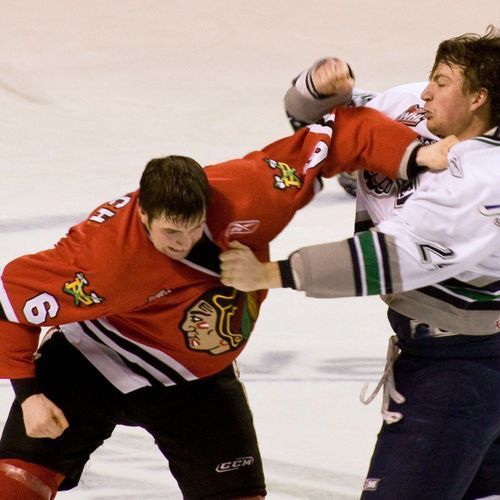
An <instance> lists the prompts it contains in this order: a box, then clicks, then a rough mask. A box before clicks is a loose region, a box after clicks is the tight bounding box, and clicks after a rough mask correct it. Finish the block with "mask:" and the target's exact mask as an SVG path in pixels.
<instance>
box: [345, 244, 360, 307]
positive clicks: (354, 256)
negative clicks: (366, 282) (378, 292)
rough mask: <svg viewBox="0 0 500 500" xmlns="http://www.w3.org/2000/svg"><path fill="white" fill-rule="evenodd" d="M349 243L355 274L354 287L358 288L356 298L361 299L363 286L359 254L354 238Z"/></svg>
mask: <svg viewBox="0 0 500 500" xmlns="http://www.w3.org/2000/svg"><path fill="white" fill-rule="evenodd" d="M347 242H348V243H349V250H350V251H351V258H352V269H353V274H354V285H355V287H356V296H357V297H359V296H361V295H362V293H363V286H362V284H361V273H360V271H359V258H358V252H357V251H356V245H355V244H354V239H353V238H349V239H348V240H347Z"/></svg>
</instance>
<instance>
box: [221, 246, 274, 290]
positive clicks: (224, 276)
mask: <svg viewBox="0 0 500 500" xmlns="http://www.w3.org/2000/svg"><path fill="white" fill-rule="evenodd" d="M229 246H230V249H229V250H226V251H225V252H222V253H221V254H220V261H221V264H220V268H221V281H222V283H223V284H224V285H226V286H232V287H234V288H236V289H237V290H241V291H243V292H251V291H253V290H263V289H266V288H279V287H280V286H281V275H280V271H279V266H278V264H277V263H276V262H260V261H259V260H258V259H257V257H256V256H255V255H254V253H253V252H252V250H251V249H250V248H249V247H247V246H246V245H243V243H240V242H239V241H231V242H230V243H229Z"/></svg>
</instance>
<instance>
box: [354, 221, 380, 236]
mask: <svg viewBox="0 0 500 500" xmlns="http://www.w3.org/2000/svg"><path fill="white" fill-rule="evenodd" d="M372 227H375V224H374V223H373V222H372V221H371V220H362V221H359V222H355V223H354V232H355V233H362V232H363V231H368V230H369V229H371V228H372Z"/></svg>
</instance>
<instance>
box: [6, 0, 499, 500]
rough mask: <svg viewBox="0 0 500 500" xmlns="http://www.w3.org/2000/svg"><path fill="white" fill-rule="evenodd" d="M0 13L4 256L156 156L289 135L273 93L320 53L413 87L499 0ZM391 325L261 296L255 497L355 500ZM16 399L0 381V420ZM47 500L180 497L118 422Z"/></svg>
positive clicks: (155, 457) (220, 151)
mask: <svg viewBox="0 0 500 500" xmlns="http://www.w3.org/2000/svg"><path fill="white" fill-rule="evenodd" d="M0 8H1V16H0V47H1V49H0V50H1V58H0V109H1V120H2V128H1V131H2V133H1V136H0V143H1V147H0V173H1V176H0V203H1V207H2V209H1V211H0V234H1V245H0V261H1V262H5V261H7V260H9V259H11V258H13V257H15V256H17V255H20V254H23V253H27V252H32V251H36V250H40V249H43V248H46V247H48V246H50V245H52V244H53V243H54V242H55V241H56V240H57V239H58V238H59V237H60V236H62V235H63V234H64V232H65V230H66V229H67V228H68V227H69V225H70V224H71V223H73V222H76V221H78V220H79V219H80V218H82V217H83V216H84V215H85V214H86V213H88V212H89V211H90V210H92V209H93V208H94V207H95V206H96V205H98V204H100V203H101V202H103V201H106V200H109V199H113V198H114V197H115V196H117V195H120V194H122V193H124V192H127V191H130V190H132V189H135V188H136V187H137V183H138V179H139V176H140V173H141V171H142V169H143V167H144V165H145V164H146V162H147V161H148V160H149V159H150V158H152V157H156V156H164V155H167V154H185V155H188V156H192V157H193V158H195V159H197V160H198V161H199V162H200V163H202V164H210V163H215V162H219V161H225V160H228V159H230V158H233V157H238V156H242V155H244V154H246V153H247V152H250V151H251V150H253V149H260V147H262V146H264V145H265V144H267V143H270V142H272V141H273V140H275V139H277V138H280V137H282V136H285V135H288V134H289V133H290V129H289V126H288V123H287V121H286V119H285V116H284V111H283V107H282V95H283V93H284V91H285V90H286V89H287V87H288V85H289V82H290V80H291V79H292V78H293V77H294V76H296V74H297V73H298V72H299V71H300V70H301V69H302V68H305V67H306V66H308V65H309V64H310V63H312V62H313V61H314V60H316V59H318V58H320V57H322V56H325V55H338V56H341V57H344V58H345V59H347V60H348V61H349V62H350V63H351V65H352V67H353V69H354V71H355V73H356V76H357V81H358V85H359V86H360V87H362V88H366V89H372V90H383V89H385V88H387V87H390V86H392V85H397V84H400V83H406V82H409V81H417V80H424V79H425V78H426V77H427V75H428V70H429V69H430V67H431V65H432V61H433V57H434V52H435V49H436V47H437V44H438V43H439V41H440V40H442V39H444V38H449V37H451V36H455V35H458V34H461V33H464V32H467V31H475V32H483V31H484V29H485V27H486V25H487V24H489V23H496V24H497V25H499V24H500V4H499V3H498V1H497V0H475V1H474V2H471V1H470V0H453V1H452V0H446V1H442V2H436V1H430V0H423V1H419V2H416V1H409V0H399V1H394V0H384V1H382V2H374V1H361V0H309V1H307V2H305V1H303V0H272V1H269V0H268V1H264V0H249V1H242V0H232V1H230V0H194V1H191V2H184V1H181V0H163V1H162V0H119V1H118V0H108V1H106V2H103V1H97V0H86V1H85V2H79V1H76V0H44V1H43V2H42V1H36V0H31V1H27V0H0ZM353 211H354V201H353V199H352V198H350V197H349V196H348V195H346V194H345V193H344V192H343V191H342V190H341V189H340V188H339V187H338V185H337V184H336V181H335V180H333V181H330V182H329V183H328V184H327V186H326V189H325V190H324V191H323V192H322V193H321V194H320V195H319V196H318V197H317V199H316V200H315V201H314V202H313V204H312V205H310V206H309V207H307V208H305V209H304V210H303V211H302V212H301V213H299V214H297V216H296V218H295V219H294V221H293V222H292V224H291V225H290V226H289V227H288V228H287V230H286V231H285V232H284V233H283V234H282V235H281V236H280V237H279V238H277V239H276V240H275V241H274V242H273V244H272V255H273V257H274V258H282V257H285V256H286V255H287V254H288V252H289V251H290V250H292V249H294V248H295V247H297V246H298V245H302V244H308V243H316V242H321V241H327V240H332V239H340V238H345V237H348V236H349V234H350V231H351V228H352V220H353ZM133 280H134V277H131V283H130V286H133ZM389 332H390V329H389V327H388V323H387V321H386V319H385V308H384V306H383V304H382V303H381V302H380V301H379V299H377V298H368V299H367V298H364V299H342V300H335V301H334V300H313V299H306V298H304V297H303V296H301V294H298V293H294V292H292V291H286V290H285V291H281V290H280V291H272V292H271V293H270V296H269V298H268V300H267V301H266V302H265V304H264V306H263V309H262V313H261V317H260V319H259V322H258V325H257V327H256V329H255V332H254V334H253V335H252V340H251V342H250V343H249V345H248V347H247V349H246V351H245V352H244V354H243V355H242V356H241V357H240V367H241V371H242V378H243V380H244V381H245V382H246V387H247V390H248V394H249V398H250V403H251V405H252V407H253V411H254V416H255V423H256V427H257V431H258V434H259V437H260V444H261V449H262V453H263V456H264V460H265V466H266V472H267V483H268V492H269V495H268V498H270V499H276V500H286V499H334V500H344V499H345V500H347V499H355V498H357V497H358V495H359V491H360V485H361V484H362V481H363V477H364V474H365V472H366V469H367V466H368V460H369V457H370V453H371V449H372V447H373V444H374V441H375V436H376V432H377V430H378V428H379V426H380V423H381V420H380V417H379V414H378V411H379V406H380V401H379V400H377V401H376V402H375V403H374V404H372V406H370V407H364V406H362V405H361V404H360V403H359V400H358V395H359V391H360V389H361V386H362V384H363V382H365V381H371V382H372V383H373V382H375V381H376V380H377V378H378V376H379V375H380V373H381V370H382V367H383V363H384V356H385V349H386V341H387V338H388V336H389ZM372 386H373V384H372ZM11 397H12V393H11V389H10V385H9V384H8V383H5V382H0V423H1V422H2V421H3V420H4V419H5V415H6V412H7V410H8V407H9V405H10V400H11ZM192 418H197V416H196V415H193V416H192ZM200 423H201V424H202V418H200ZM60 498H62V499H68V500H69V499H75V500H77V499H78V500H98V499H99V500H105V499H106V500H111V499H116V500H119V499H129V498H130V499H133V498H142V499H145V500H149V499H157V498H168V499H179V498H180V494H179V493H178V491H177V489H176V485H175V482H174V480H173V479H172V478H171V476H170V474H169V472H168V470H167V468H166V466H165V463H164V461H163V457H162V456H161V455H160V453H159V452H158V451H157V450H156V449H155V447H154V444H153V442H152V439H151V438H150V437H149V436H148V435H147V434H145V433H143V432H142V431H140V430H138V429H130V428H120V429H119V430H117V432H116V433H115V435H114V436H113V437H112V438H111V440H109V441H108V442H107V443H106V444H105V445H104V446H103V447H102V449H101V450H99V452H98V453H96V454H95V455H94V457H93V458H92V460H91V462H90V464H89V465H88V467H87V469H86V471H85V474H84V476H83V479H82V484H81V486H80V487H79V488H78V489H76V490H73V491H72V492H67V493H62V494H60Z"/></svg>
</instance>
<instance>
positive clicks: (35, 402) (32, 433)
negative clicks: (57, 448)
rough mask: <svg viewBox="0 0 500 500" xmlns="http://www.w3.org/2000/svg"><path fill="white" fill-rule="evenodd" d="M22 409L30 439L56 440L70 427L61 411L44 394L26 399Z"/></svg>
mask: <svg viewBox="0 0 500 500" xmlns="http://www.w3.org/2000/svg"><path fill="white" fill-rule="evenodd" d="M21 408H22V410H23V419H24V426H25V428H26V434H27V435H28V436H29V437H32V438H51V439H55V438H57V437H59V436H60V435H61V434H62V433H63V432H64V431H65V430H66V429H67V428H68V427H69V424H68V421H67V420H66V417H65V416H64V413H63V412H62V411H61V409H60V408H59V407H57V406H56V405H55V404H54V403H53V402H52V401H51V400H50V399H49V398H47V397H46V396H44V395H43V394H33V396H30V397H28V398H26V399H25V400H24V401H23V403H22V404H21Z"/></svg>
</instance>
